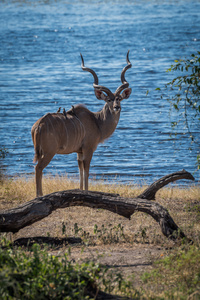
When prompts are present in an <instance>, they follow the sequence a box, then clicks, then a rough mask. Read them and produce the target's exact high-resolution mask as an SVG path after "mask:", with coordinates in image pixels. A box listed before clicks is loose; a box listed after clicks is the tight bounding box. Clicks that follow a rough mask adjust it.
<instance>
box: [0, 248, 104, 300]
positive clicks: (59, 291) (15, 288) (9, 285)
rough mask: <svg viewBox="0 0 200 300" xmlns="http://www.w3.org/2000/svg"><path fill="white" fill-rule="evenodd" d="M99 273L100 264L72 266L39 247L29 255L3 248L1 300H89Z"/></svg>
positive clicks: (33, 249)
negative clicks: (14, 299)
mask: <svg viewBox="0 0 200 300" xmlns="http://www.w3.org/2000/svg"><path fill="white" fill-rule="evenodd" d="M99 272H100V267H99V265H98V264H96V265H95V264H94V263H85V264H82V265H81V266H79V265H72V263H71V261H69V260H68V259H67V256H66V255H64V257H62V258H60V257H57V256H53V255H49V254H48V253H47V252H46V251H45V250H43V251H42V250H41V249H40V247H39V246H38V245H37V244H35V245H33V247H32V251H31V252H28V253H27V252H24V251H22V250H13V249H11V248H8V249H0V295H1V297H2V298H1V299H13V298H16V299H89V298H90V297H91V296H92V291H96V288H97V287H96V283H95V277H96V276H97V274H98V273H99Z"/></svg>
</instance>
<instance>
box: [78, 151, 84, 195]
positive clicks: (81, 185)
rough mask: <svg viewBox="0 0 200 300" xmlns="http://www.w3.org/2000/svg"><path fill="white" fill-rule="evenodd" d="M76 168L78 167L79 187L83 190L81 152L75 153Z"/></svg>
mask: <svg viewBox="0 0 200 300" xmlns="http://www.w3.org/2000/svg"><path fill="white" fill-rule="evenodd" d="M77 160H78V168H79V180H80V189H81V190H83V154H82V153H77Z"/></svg>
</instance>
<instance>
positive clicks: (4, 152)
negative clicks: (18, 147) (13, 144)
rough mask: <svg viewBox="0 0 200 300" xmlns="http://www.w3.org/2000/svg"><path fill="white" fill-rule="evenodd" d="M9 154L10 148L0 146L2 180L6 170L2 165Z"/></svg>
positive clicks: (0, 176) (0, 175)
mask: <svg viewBox="0 0 200 300" xmlns="http://www.w3.org/2000/svg"><path fill="white" fill-rule="evenodd" d="M7 154H8V150H7V149H6V148H0V180H1V178H2V177H3V174H4V171H5V170H4V167H3V165H2V160H3V159H5V157H6V155H7Z"/></svg>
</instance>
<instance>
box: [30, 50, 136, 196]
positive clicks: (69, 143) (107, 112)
mask: <svg viewBox="0 0 200 300" xmlns="http://www.w3.org/2000/svg"><path fill="white" fill-rule="evenodd" d="M81 59H82V69H83V71H88V72H90V73H91V74H92V75H93V77H94V83H93V87H94V90H95V95H96V97H97V99H100V100H104V101H105V102H106V103H105V105H104V107H103V109H102V110H101V111H99V112H95V113H93V112H91V111H89V110H88V109H87V108H86V107H85V106H83V105H81V104H80V105H76V106H75V107H72V109H71V110H69V111H67V112H65V110H64V111H63V112H64V113H60V112H59V111H58V112H57V113H47V114H46V115H45V116H43V117H42V118H40V119H39V120H38V121H37V122H36V123H35V124H34V125H33V127H32V129H31V134H32V140H33V144H34V148H35V157H34V162H38V163H37V165H36V167H35V178H36V195H37V196H41V195H42V171H43V169H44V168H45V167H46V166H47V165H48V164H49V163H50V161H51V160H52V158H53V157H54V155H55V154H56V153H58V154H69V153H72V152H76V153H77V159H78V166H79V172H80V189H82V190H83V189H85V190H88V176H89V168H90V162H91V159H92V155H93V153H94V151H95V150H96V148H97V145H98V144H99V143H102V142H103V141H104V140H105V139H107V138H108V137H109V136H111V134H112V133H113V132H114V130H115V128H116V126H117V124H118V121H119V117H120V111H121V103H120V102H121V100H123V99H127V98H129V96H130V94H131V89H130V88H128V86H129V83H128V82H127V81H126V79H125V72H126V71H127V70H128V69H129V68H131V63H130V61H129V51H128V52H127V56H126V61H127V65H126V66H125V67H124V69H123V70H122V73H121V81H122V85H120V86H119V87H118V88H117V90H116V91H115V93H112V92H111V91H110V90H109V89H108V88H106V87H104V86H101V85H99V84H98V77H97V75H96V73H95V72H94V71H93V70H92V69H89V68H86V67H85V66H84V60H83V57H82V55H81Z"/></svg>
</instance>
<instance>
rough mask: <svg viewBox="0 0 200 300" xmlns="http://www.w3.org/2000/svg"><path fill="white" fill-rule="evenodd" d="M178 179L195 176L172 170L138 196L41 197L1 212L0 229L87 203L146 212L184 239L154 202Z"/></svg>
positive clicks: (85, 194)
mask: <svg viewBox="0 0 200 300" xmlns="http://www.w3.org/2000/svg"><path fill="white" fill-rule="evenodd" d="M179 179H189V180H194V177H193V176H192V175H191V174H190V173H188V172H187V171H185V170H183V171H180V172H176V173H172V174H170V175H167V176H164V177H162V178H161V179H159V180H157V181H156V182H154V183H153V184H152V185H150V186H149V187H148V188H147V189H146V190H145V191H144V192H143V193H142V194H141V195H139V196H138V197H137V198H123V197H120V196H119V195H118V194H108V193H102V192H84V191H80V190H78V189H77V190H67V191H61V192H56V193H52V194H49V195H45V196H43V197H38V198H35V199H33V200H31V201H29V202H27V203H25V204H22V205H20V206H18V207H16V208H13V209H9V210H6V211H1V212H0V231H1V232H13V233H15V232H17V231H19V230H20V229H22V228H24V227H26V226H28V225H31V224H33V223H35V222H37V221H39V220H41V219H43V218H45V217H47V216H48V215H50V214H51V213H52V212H53V211H54V210H56V209H57V208H66V207H70V206H88V207H91V208H101V209H106V210H109V211H111V212H113V213H117V214H119V215H121V216H123V217H125V218H129V219H130V217H131V215H132V214H133V213H134V212H135V211H141V212H145V213H147V214H149V215H151V216H152V217H153V218H154V219H155V220H156V222H158V223H159V225H160V227H161V231H162V233H163V234H164V235H165V236H166V237H169V238H171V239H176V238H177V237H181V238H184V237H185V234H184V233H183V232H182V231H181V230H180V229H179V227H178V226H177V225H176V224H175V222H174V221H173V219H172V217H171V216H170V214H169V212H168V211H167V210H166V209H165V208H164V207H162V206H161V205H160V204H158V203H156V202H152V201H151V200H153V199H155V194H156V192H157V191H158V190H159V189H160V188H162V187H163V186H165V185H167V184H168V183H170V182H173V181H175V180H179Z"/></svg>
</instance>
